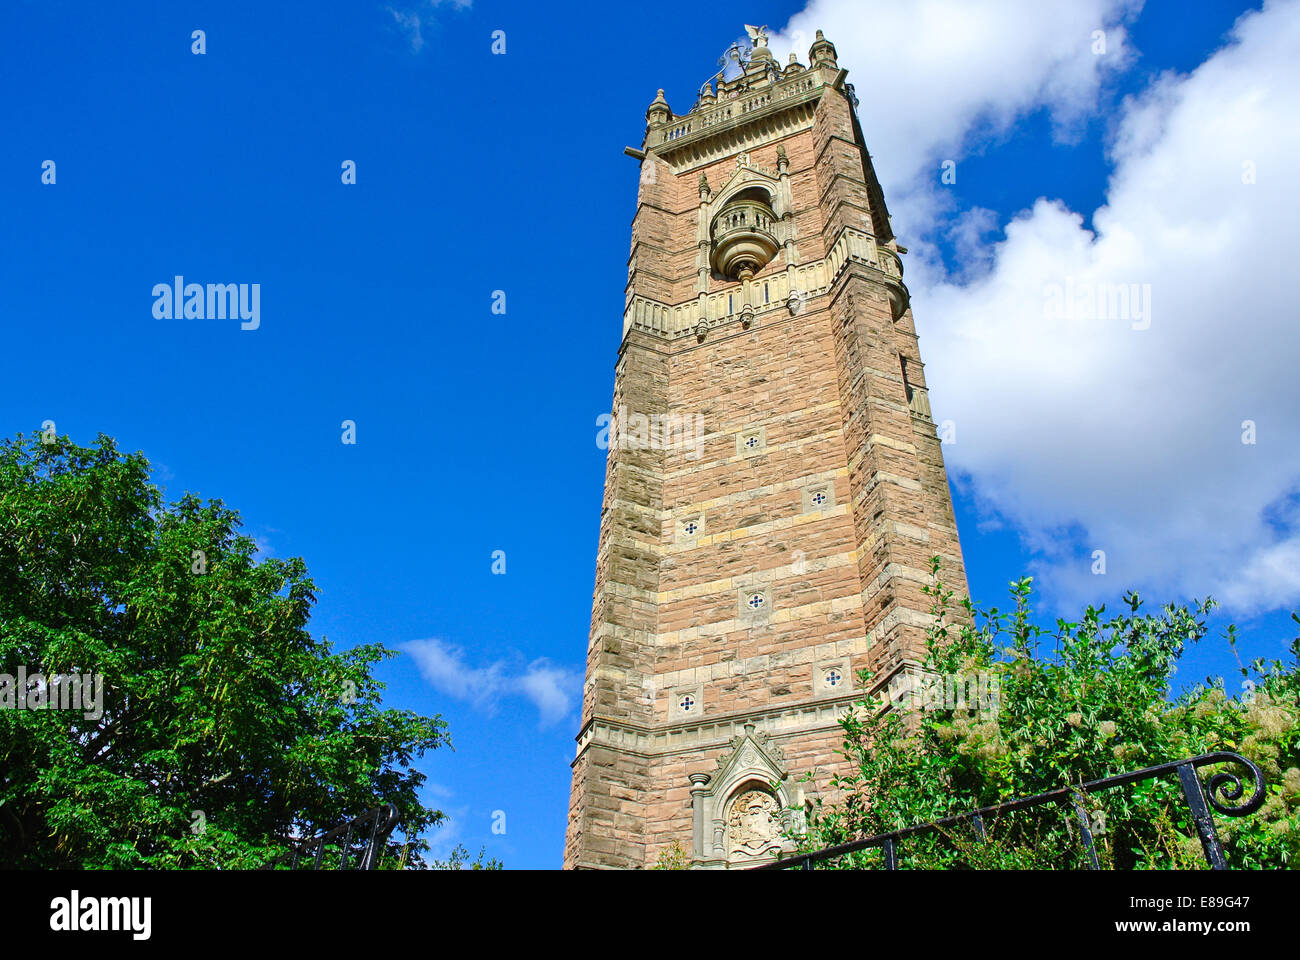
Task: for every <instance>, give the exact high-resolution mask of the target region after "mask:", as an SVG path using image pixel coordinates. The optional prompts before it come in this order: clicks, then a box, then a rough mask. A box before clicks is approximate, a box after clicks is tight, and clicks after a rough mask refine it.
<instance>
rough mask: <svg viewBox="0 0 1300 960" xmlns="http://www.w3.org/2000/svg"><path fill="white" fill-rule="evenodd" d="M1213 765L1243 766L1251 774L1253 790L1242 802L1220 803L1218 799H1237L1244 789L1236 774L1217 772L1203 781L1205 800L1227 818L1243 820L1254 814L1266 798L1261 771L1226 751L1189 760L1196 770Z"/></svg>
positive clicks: (1253, 763)
mask: <svg viewBox="0 0 1300 960" xmlns="http://www.w3.org/2000/svg"><path fill="white" fill-rule="evenodd" d="M1212 763H1235V764H1237V765H1239V766H1242V767H1245V768H1246V769H1247V770H1249V771H1250V779H1251V788H1252V789H1251V794H1250V798H1249V799H1247V800H1246V801H1245V802H1243V803H1228V802H1221V801H1220V797H1221V798H1222V800H1223V801H1234V800H1237V799H1239V798H1240V797H1241V795H1242V794H1243V793H1245V792H1246V787H1245V784H1243V783H1242V781H1241V777H1240V776H1238V775H1237V774H1235V773H1229V772H1226V771H1219V772H1218V773H1216V774H1213V775H1212V776H1211V777H1210V778H1209V779H1208V780H1206V782H1205V800H1206V802H1207V803H1209V805H1210V806H1211V807H1213V808H1214V809H1215V811H1217V812H1218V813H1221V814H1223V815H1224V816H1226V817H1244V816H1246V815H1248V814H1251V813H1254V812H1255V811H1256V810H1258V809H1259V808H1260V807H1262V806H1263V805H1264V800H1265V797H1266V796H1267V788H1266V784H1265V781H1264V771H1263V770H1261V769H1260V768H1259V765H1258V764H1256V763H1255V761H1253V760H1251V759H1249V758H1248V757H1243V756H1242V755H1241V754H1239V753H1233V752H1231V751H1228V750H1222V751H1219V752H1217V753H1206V754H1202V755H1201V756H1199V757H1196V758H1194V759H1193V760H1192V766H1194V767H1198V768H1199V767H1204V766H1208V765H1209V764H1212Z"/></svg>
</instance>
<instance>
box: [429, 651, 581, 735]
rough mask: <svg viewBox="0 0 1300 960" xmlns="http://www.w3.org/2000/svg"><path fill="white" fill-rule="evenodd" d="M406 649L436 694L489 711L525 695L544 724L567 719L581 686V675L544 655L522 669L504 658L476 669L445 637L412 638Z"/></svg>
mask: <svg viewBox="0 0 1300 960" xmlns="http://www.w3.org/2000/svg"><path fill="white" fill-rule="evenodd" d="M404 649H405V650H406V651H407V652H408V653H409V654H410V655H411V656H412V657H413V658H414V659H415V662H416V664H417V665H418V666H419V668H420V674H421V676H423V677H424V679H425V680H427V681H428V682H429V683H430V684H431V685H432V686H433V688H434V689H435V690H437V691H438V692H439V693H442V694H445V695H447V696H449V697H454V698H455V699H457V700H463V701H465V702H467V703H472V704H473V705H474V706H475V707H476V708H478V709H480V710H482V711H484V712H485V713H489V714H491V713H494V712H495V711H496V709H497V707H498V705H499V704H500V702H501V700H502V699H503V698H505V697H509V696H519V697H523V698H524V699H526V700H528V701H529V702H530V703H532V704H533V706H535V707H536V708H537V712H538V716H539V718H540V721H541V725H542V726H543V727H548V726H551V725H553V724H555V723H558V722H559V721H560V720H563V719H564V718H565V717H567V716H568V715H569V712H570V710H571V709H572V708H573V704H574V701H575V700H576V698H577V694H578V692H579V691H580V690H581V689H582V677H581V675H580V674H578V673H577V672H575V671H573V670H571V669H568V668H566V667H561V666H557V665H555V664H554V663H552V662H551V661H549V660H547V659H546V658H545V657H541V658H538V659H536V660H533V661H532V662H531V663H529V664H527V665H526V666H522V667H521V666H519V665H518V664H517V663H516V662H514V661H508V660H497V661H494V662H493V663H490V664H488V665H487V666H479V667H475V666H471V665H470V664H469V663H468V662H467V661H466V659H465V653H464V651H463V650H461V649H460V648H459V647H456V646H454V645H452V644H449V643H447V642H445V641H443V640H438V639H434V638H429V639H426V640H414V641H412V642H410V643H408V644H406V645H405V647H404Z"/></svg>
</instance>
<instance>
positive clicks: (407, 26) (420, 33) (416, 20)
mask: <svg viewBox="0 0 1300 960" xmlns="http://www.w3.org/2000/svg"><path fill="white" fill-rule="evenodd" d="M471 3H472V0H420V2H417V3H415V4H414V5H413V6H405V7H402V8H401V9H397V8H395V7H385V8H384V9H385V10H387V11H388V12H389V13H391V14H392V15H393V21H394V22H395V23H396V24H397V29H398V30H400V31H401V32H402V33H404V34H406V38H407V40H408V41H410V44H411V52H412V53H419V52H420V51H421V50H422V49H423V48H424V27H426V26H432V25H433V22H434V21H433V10H434V8H436V7H439V6H442V5H444V4H445V5H447V6H450V7H455V8H456V9H457V10H461V9H464V8H465V7H468V6H470V4H471Z"/></svg>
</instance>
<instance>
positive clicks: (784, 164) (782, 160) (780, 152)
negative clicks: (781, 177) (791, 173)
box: [776, 143, 790, 173]
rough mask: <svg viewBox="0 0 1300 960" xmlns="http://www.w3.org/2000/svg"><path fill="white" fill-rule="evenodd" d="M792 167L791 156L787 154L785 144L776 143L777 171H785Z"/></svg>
mask: <svg viewBox="0 0 1300 960" xmlns="http://www.w3.org/2000/svg"><path fill="white" fill-rule="evenodd" d="M789 169H790V158H789V157H787V156H786V155H785V144H784V143H778V144H777V145H776V172H777V173H785V172H786V171H787V170H789Z"/></svg>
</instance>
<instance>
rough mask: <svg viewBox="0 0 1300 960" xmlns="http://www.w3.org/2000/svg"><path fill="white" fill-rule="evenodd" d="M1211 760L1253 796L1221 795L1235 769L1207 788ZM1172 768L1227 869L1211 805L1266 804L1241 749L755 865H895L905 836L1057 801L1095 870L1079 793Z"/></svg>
mask: <svg viewBox="0 0 1300 960" xmlns="http://www.w3.org/2000/svg"><path fill="white" fill-rule="evenodd" d="M1212 763H1235V764H1239V765H1240V766H1242V767H1245V768H1246V769H1247V770H1249V771H1250V777H1251V781H1252V782H1251V787H1252V792H1251V795H1250V798H1249V799H1247V800H1245V801H1243V802H1242V803H1240V804H1238V805H1236V806H1233V805H1231V804H1230V803H1224V802H1221V801H1220V798H1222V800H1225V801H1235V800H1239V799H1240V798H1241V796H1242V794H1243V793H1244V792H1245V788H1244V786H1243V785H1242V782H1241V777H1239V776H1238V775H1237V774H1235V773H1223V772H1220V773H1216V774H1214V775H1213V776H1212V777H1210V778H1209V781H1208V783H1207V784H1206V785H1205V787H1204V788H1203V787H1202V785H1201V780H1200V777H1199V776H1197V773H1196V770H1197V768H1198V767H1204V766H1207V765H1209V764H1212ZM1171 773H1177V774H1178V782H1179V784H1180V785H1181V786H1182V788H1183V797H1184V799H1185V800H1186V801H1187V807H1188V810H1189V811H1190V812H1191V815H1192V822H1193V823H1194V824H1195V826H1196V832H1197V835H1198V836H1199V837H1200V840H1201V848H1202V849H1203V850H1204V852H1205V859H1206V861H1207V862H1208V863H1209V865H1210V869H1212V870H1226V869H1228V862H1227V860H1226V859H1225V858H1224V856H1223V846H1222V844H1220V843H1219V835H1218V833H1217V832H1216V831H1215V829H1214V814H1213V813H1212V812H1211V810H1212V809H1213V810H1217V811H1218V812H1219V813H1221V814H1223V815H1224V816H1228V817H1244V816H1246V815H1247V814H1251V813H1254V812H1255V811H1256V810H1258V809H1259V808H1260V807H1261V806H1263V805H1264V773H1263V771H1262V770H1260V769H1259V767H1258V766H1256V765H1255V764H1254V763H1253V762H1252V761H1250V760H1248V759H1246V758H1245V757H1243V756H1241V755H1240V754H1237V753H1230V752H1228V751H1220V752H1217V753H1203V754H1201V755H1200V756H1197V757H1191V758H1189V759H1187V760H1176V761H1174V762H1172V763H1162V764H1159V765H1158V766H1154V767H1143V768H1142V769H1141V770H1133V771H1131V772H1129V773H1121V774H1118V775H1117V776H1113V777H1105V778H1103V779H1101V780H1092V781H1090V782H1088V783H1082V784H1079V785H1078V786H1075V787H1062V788H1061V789H1059V790H1051V791H1048V792H1047V793H1040V794H1036V795H1035V796H1032V797H1022V798H1020V799H1018V800H1008V801H1007V802H1005V803H999V804H995V805H994V806H991V807H980V808H979V809H978V810H971V811H970V812H968V813H962V814H958V815H956V816H953V817H945V818H944V819H942V820H935V821H932V822H930V823H922V824H918V825H917V826H914V827H905V828H903V829H902V830H892V831H890V832H888V833H878V834H876V835H875V836H874V837H867V838H866V839H865V840H854V841H852V842H851V843H841V844H838V845H836V846H833V847H826V848H825V849H823V850H817V851H814V852H812V853H800V854H795V855H793V856H789V857H784V858H782V859H780V860H777V861H775V862H773V863H765V864H763V865H762V866H759V867H753V868H751V869H754V870H789V869H792V868H793V869H802V870H811V869H813V864H814V863H816V862H818V861H821V860H830V859H833V858H835V857H842V856H844V855H845V854H849V853H857V852H859V851H861V850H873V849H877V848H878V849H879V850H880V851H881V853H882V855H883V857H884V862H885V869H886V870H897V869H898V845H899V842H900V841H901V840H903V839H905V838H907V837H910V836H915V835H917V834H921V833H927V832H929V831H931V830H942V829H943V828H945V827H952V826H958V825H962V824H968V825H970V826H971V828H972V829H973V830H974V832H975V836H976V838H977V839H979V840H982V841H986V840H987V839H988V835H987V832H986V831H985V827H984V821H985V820H986V819H987V818H989V817H996V816H998V815H1001V814H1003V813H1011V812H1013V811H1016V810H1027V809H1030V808H1032V807H1041V806H1047V805H1049V804H1056V805H1061V806H1066V807H1068V808H1070V811H1071V812H1072V813H1073V815H1074V817H1075V818H1076V821H1077V823H1078V826H1079V833H1080V836H1081V838H1082V841H1083V846H1084V849H1085V850H1086V851H1087V854H1088V869H1090V870H1097V869H1100V864H1099V863H1098V862H1097V850H1096V847H1095V846H1094V845H1093V839H1092V828H1091V825H1090V824H1089V822H1088V816H1087V812H1086V811H1085V810H1084V808H1083V804H1082V803H1081V802H1080V797H1081V796H1083V795H1085V794H1092V793H1098V792H1100V791H1102V790H1110V789H1112V788H1114V787H1122V786H1126V785H1127V784H1131V783H1140V782H1142V781H1143V780H1154V779H1156V778H1158V777H1163V776H1168V775H1169V774H1171ZM1216 794H1217V796H1216Z"/></svg>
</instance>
